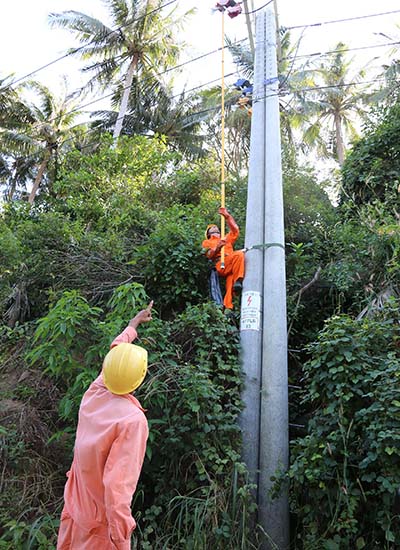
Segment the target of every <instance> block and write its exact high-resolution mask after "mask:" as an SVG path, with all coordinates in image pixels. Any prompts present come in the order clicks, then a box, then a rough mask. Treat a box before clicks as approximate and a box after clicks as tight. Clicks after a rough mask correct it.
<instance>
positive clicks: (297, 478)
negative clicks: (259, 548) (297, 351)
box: [288, 304, 400, 550]
mask: <svg viewBox="0 0 400 550" xmlns="http://www.w3.org/2000/svg"><path fill="white" fill-rule="evenodd" d="M398 319H399V307H398V305H396V304H393V305H392V306H387V307H386V309H385V310H384V311H383V313H381V314H379V315H378V316H377V317H376V318H374V319H365V320H363V321H355V320H352V319H351V318H349V317H348V316H337V317H333V318H332V319H331V320H330V321H329V322H328V323H327V325H326V327H325V328H324V330H323V331H322V332H321V334H320V336H319V338H318V340H317V341H316V342H315V343H313V344H312V345H310V346H309V351H310V353H311V355H312V358H311V360H310V361H309V362H308V363H307V364H306V365H305V367H304V375H305V378H306V380H307V382H308V391H307V393H305V397H304V401H305V405H307V406H309V407H310V408H311V409H312V410H313V412H312V417H311V419H310V421H309V424H308V435H307V436H305V437H303V438H300V439H297V440H296V441H295V442H293V447H292V458H291V466H290V471H289V476H288V477H289V479H290V482H291V489H292V491H291V504H292V510H293V512H294V513H295V514H296V515H297V520H298V530H299V534H298V539H297V541H298V542H297V544H298V547H303V548H305V549H311V548H324V549H325V548H326V549H337V550H340V549H342V548H360V549H361V548H371V549H376V550H378V548H379V549H380V548H387V549H389V548H395V547H396V546H395V544H396V541H398V540H399V538H400V521H399V520H400V518H399V515H397V514H398V512H395V510H394V501H395V493H396V490H397V489H398V487H399V479H400V399H399V397H400V395H399V380H400V356H399V355H400V354H399V347H398V342H399V336H400V325H399V321H398ZM300 540H302V544H300Z"/></svg>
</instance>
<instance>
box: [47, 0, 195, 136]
mask: <svg viewBox="0 0 400 550" xmlns="http://www.w3.org/2000/svg"><path fill="white" fill-rule="evenodd" d="M106 5H107V6H108V8H109V11H110V15H111V19H112V22H113V25H114V26H115V27H116V28H115V29H113V28H110V27H108V26H107V25H105V24H104V23H102V22H101V21H100V20H98V19H95V18H93V17H90V16H88V15H85V14H84V13H81V12H76V11H67V12H63V13H60V14H55V13H53V14H50V24H51V26H53V27H62V28H67V29H69V30H71V31H73V32H75V35H76V36H77V38H78V39H79V41H80V42H81V44H82V46H81V47H80V48H78V49H75V50H71V53H73V54H74V55H77V56H78V57H79V58H80V59H82V60H85V61H86V60H90V61H91V63H90V64H89V65H86V66H85V67H84V68H83V69H82V71H83V72H85V73H89V74H91V75H93V76H92V77H91V79H90V80H89V82H88V83H87V85H86V87H88V89H93V87H94V85H95V84H99V85H100V86H101V87H102V88H108V87H109V86H110V85H112V84H113V85H114V86H117V85H118V82H119V81H121V80H122V81H123V93H122V95H121V97H120V102H119V112H118V116H117V118H116V122H115V127H114V141H115V142H116V140H117V139H118V137H119V135H120V133H121V130H122V126H123V121H124V117H125V114H126V110H127V106H128V100H129V95H130V91H131V86H132V82H133V78H134V76H135V75H136V77H137V79H138V80H139V79H140V78H142V79H143V78H146V80H151V79H153V80H154V79H157V78H158V75H157V73H160V72H162V71H163V69H165V68H166V67H168V66H171V65H172V64H173V63H174V62H175V61H176V60H177V57H178V54H179V49H180V48H179V45H178V43H177V40H176V39H175V37H174V35H173V30H174V29H177V28H178V27H179V25H180V24H181V23H182V22H183V19H184V18H185V16H186V15H187V14H188V13H189V12H187V13H186V14H185V15H184V16H182V17H181V18H179V19H178V18H173V17H172V13H173V12H172V13H171V14H170V15H168V16H165V15H164V14H163V12H162V11H161V9H160V8H161V6H162V1H161V0H106ZM173 11H174V10H173Z"/></svg>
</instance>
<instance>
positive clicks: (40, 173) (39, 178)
mask: <svg viewBox="0 0 400 550" xmlns="http://www.w3.org/2000/svg"><path fill="white" fill-rule="evenodd" d="M50 156H51V151H50V150H49V149H47V150H46V153H45V155H44V158H43V160H42V163H41V165H40V167H39V171H38V173H37V175H36V178H35V182H34V184H33V187H32V190H31V193H30V195H29V199H28V202H29V204H33V201H34V200H35V197H36V193H37V191H38V189H39V185H40V184H41V181H42V179H43V174H44V171H45V170H46V168H47V165H48V163H49V160H50Z"/></svg>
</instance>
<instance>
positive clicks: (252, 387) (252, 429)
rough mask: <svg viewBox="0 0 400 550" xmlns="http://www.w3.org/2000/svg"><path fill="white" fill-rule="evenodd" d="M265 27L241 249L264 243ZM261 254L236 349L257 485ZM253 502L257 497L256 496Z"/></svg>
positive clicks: (249, 274)
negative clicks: (238, 351)
mask: <svg viewBox="0 0 400 550" xmlns="http://www.w3.org/2000/svg"><path fill="white" fill-rule="evenodd" d="M264 72H265V24H264V21H262V20H261V19H260V20H258V19H257V21H256V55H255V73H254V83H253V114H252V117H251V137H250V162H249V180H248V191H247V213H246V241H245V246H246V247H250V246H252V245H255V244H260V243H262V242H263V239H264V150H265V141H264V138H265V128H264V120H265V103H264V100H263V98H264V96H265V85H264V80H265V76H264ZM263 258H264V250H263V249H253V250H250V251H249V252H247V253H246V274H245V278H244V281H243V293H242V310H241V324H240V329H241V346H242V364H243V371H244V377H245V379H244V391H243V394H242V399H243V402H244V406H245V408H244V410H243V412H242V415H241V418H240V426H241V429H242V434H243V450H242V458H243V460H244V462H245V463H246V464H247V467H248V469H249V472H250V479H251V481H252V482H253V483H258V469H259V464H258V455H259V436H260V434H259V428H260V397H261V396H260V391H261V355H262V313H261V304H262V291H263V271H264V268H263V265H264V260H263ZM255 498H257V496H256V495H255Z"/></svg>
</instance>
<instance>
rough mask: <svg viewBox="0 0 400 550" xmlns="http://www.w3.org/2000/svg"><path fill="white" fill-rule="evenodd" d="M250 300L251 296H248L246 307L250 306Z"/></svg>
mask: <svg viewBox="0 0 400 550" xmlns="http://www.w3.org/2000/svg"><path fill="white" fill-rule="evenodd" d="M251 300H252V296H249V297H248V298H247V305H248V306H249V305H250V304H251Z"/></svg>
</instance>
